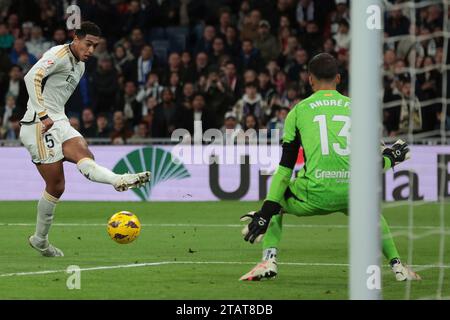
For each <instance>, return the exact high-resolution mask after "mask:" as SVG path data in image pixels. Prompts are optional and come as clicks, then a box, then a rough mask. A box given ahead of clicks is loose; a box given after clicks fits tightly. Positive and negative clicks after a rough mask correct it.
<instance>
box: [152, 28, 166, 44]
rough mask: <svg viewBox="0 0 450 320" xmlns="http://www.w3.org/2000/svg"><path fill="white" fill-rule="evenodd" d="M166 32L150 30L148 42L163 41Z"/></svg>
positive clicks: (156, 29)
mask: <svg viewBox="0 0 450 320" xmlns="http://www.w3.org/2000/svg"><path fill="white" fill-rule="evenodd" d="M165 39H166V30H165V29H164V28H151V29H150V33H149V40H150V41H154V40H165Z"/></svg>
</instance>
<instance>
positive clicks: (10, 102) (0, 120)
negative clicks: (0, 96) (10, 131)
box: [0, 94, 18, 128]
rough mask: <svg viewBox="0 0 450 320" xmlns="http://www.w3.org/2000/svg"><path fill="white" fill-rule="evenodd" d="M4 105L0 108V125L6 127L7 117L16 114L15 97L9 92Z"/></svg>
mask: <svg viewBox="0 0 450 320" xmlns="http://www.w3.org/2000/svg"><path fill="white" fill-rule="evenodd" d="M4 101H5V105H4V107H3V106H1V108H0V127H3V128H7V126H8V122H9V118H10V117H11V116H13V115H17V113H18V112H17V105H16V98H15V97H14V96H13V95H11V94H9V95H7V96H6V99H5V100H4Z"/></svg>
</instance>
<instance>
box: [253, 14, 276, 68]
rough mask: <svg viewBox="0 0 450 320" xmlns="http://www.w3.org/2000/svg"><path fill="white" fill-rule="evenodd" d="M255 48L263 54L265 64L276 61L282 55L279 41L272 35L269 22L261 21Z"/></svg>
mask: <svg viewBox="0 0 450 320" xmlns="http://www.w3.org/2000/svg"><path fill="white" fill-rule="evenodd" d="M255 48H257V49H258V50H259V51H260V52H261V58H262V59H263V61H264V62H266V61H269V60H271V59H276V58H277V57H278V55H279V53H280V48H279V44H278V41H277V39H276V38H275V36H273V35H272V34H271V33H270V24H269V22H268V21H267V20H261V21H260V22H259V28H258V37H257V38H256V41H255Z"/></svg>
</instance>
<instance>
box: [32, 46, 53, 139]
mask: <svg viewBox="0 0 450 320" xmlns="http://www.w3.org/2000/svg"><path fill="white" fill-rule="evenodd" d="M58 60H59V61H58ZM60 61H61V59H58V58H57V57H53V56H51V55H49V54H45V55H44V56H43V57H42V58H41V59H40V60H39V61H38V62H36V64H35V65H34V66H33V67H32V68H31V69H30V71H28V73H27V74H26V75H25V77H24V80H25V85H26V87H27V91H28V96H29V98H30V102H31V103H30V106H29V107H30V108H33V109H34V111H35V112H36V114H37V116H38V117H39V119H40V120H41V122H42V124H43V132H46V131H47V130H49V129H50V128H51V127H52V125H53V121H52V119H50V117H49V116H48V114H47V110H46V108H45V103H44V98H43V97H42V88H43V84H42V81H43V80H44V79H45V78H46V77H48V76H50V75H51V74H52V73H55V72H56V71H57V67H58V62H59V63H60Z"/></svg>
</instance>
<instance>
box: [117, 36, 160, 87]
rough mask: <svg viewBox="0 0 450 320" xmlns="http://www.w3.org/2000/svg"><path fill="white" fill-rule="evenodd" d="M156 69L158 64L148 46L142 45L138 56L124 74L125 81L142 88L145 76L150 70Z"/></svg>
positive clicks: (151, 49) (150, 47)
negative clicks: (134, 83)
mask: <svg viewBox="0 0 450 320" xmlns="http://www.w3.org/2000/svg"><path fill="white" fill-rule="evenodd" d="M157 69H158V62H157V59H156V57H155V56H154V54H153V48H152V46H150V45H144V46H143V47H142V50H141V54H140V56H139V57H138V58H137V59H135V60H134V61H133V62H132V63H131V64H130V70H129V71H127V72H126V73H127V74H126V76H125V78H126V80H128V81H133V82H136V83H137V84H138V85H139V87H141V86H144V85H145V82H146V80H147V76H148V75H149V73H150V72H151V71H152V70H157Z"/></svg>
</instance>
